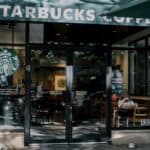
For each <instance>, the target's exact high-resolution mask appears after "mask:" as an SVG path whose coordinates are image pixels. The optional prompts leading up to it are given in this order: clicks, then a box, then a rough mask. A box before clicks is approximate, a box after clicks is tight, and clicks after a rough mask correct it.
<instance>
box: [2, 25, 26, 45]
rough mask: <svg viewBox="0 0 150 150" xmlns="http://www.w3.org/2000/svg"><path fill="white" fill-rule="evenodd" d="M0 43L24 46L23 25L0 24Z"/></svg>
mask: <svg viewBox="0 0 150 150" xmlns="http://www.w3.org/2000/svg"><path fill="white" fill-rule="evenodd" d="M0 43H2V44H25V24H24V23H8V22H5V23H3V24H0Z"/></svg>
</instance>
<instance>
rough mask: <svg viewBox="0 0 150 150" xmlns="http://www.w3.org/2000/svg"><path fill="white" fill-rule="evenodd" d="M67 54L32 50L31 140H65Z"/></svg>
mask: <svg viewBox="0 0 150 150" xmlns="http://www.w3.org/2000/svg"><path fill="white" fill-rule="evenodd" d="M65 68H66V60H65V53H64V51H63V50H61V51H56V50H55V51H52V50H50V49H43V50H31V80H32V83H31V90H32V97H31V99H32V107H31V140H32V141H36V142H58V141H59V142H60V141H64V140H65V106H66V102H65V96H64V92H65V90H66V74H65Z"/></svg>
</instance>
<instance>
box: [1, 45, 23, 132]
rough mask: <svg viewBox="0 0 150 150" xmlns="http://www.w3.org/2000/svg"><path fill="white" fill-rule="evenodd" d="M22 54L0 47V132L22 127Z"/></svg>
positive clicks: (20, 51)
mask: <svg viewBox="0 0 150 150" xmlns="http://www.w3.org/2000/svg"><path fill="white" fill-rule="evenodd" d="M24 53H25V50H24V48H23V47H18V48H14V49H12V48H11V47H0V130H6V129H23V127H24V125H23V122H24V94H25V89H24V59H25V55H24Z"/></svg>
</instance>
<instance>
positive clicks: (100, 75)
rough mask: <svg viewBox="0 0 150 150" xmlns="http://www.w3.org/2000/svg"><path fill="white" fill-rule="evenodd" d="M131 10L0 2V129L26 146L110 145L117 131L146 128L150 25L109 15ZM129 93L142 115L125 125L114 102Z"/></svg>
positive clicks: (110, 5) (111, 5) (71, 2)
mask: <svg viewBox="0 0 150 150" xmlns="http://www.w3.org/2000/svg"><path fill="white" fill-rule="evenodd" d="M130 4H132V5H131V6H132V7H133V1H132V0H128V1H127V2H126V3H124V2H122V1H121V0H114V1H111V0H110V1H109V0H108V1H106V0H95V1H91V0H87V1H86V0H57V1H56V0H42V1H40V0H33V1H32V2H31V1H28V0H24V1H17V0H16V1H13V2H11V1H10V0H8V1H6V0H5V1H4V2H3V1H0V20H1V21H0V35H1V36H0V56H1V58H0V66H1V67H0V68H1V69H0V90H1V96H0V103H1V107H0V109H1V110H2V111H1V112H0V117H1V118H0V119H1V123H0V129H1V130H21V131H22V130H24V137H25V144H26V145H27V144H29V143H31V142H44V143H45V142H51V143H54V142H55V143H56V142H111V130H112V127H117V128H122V127H123V128H124V127H125V128H130V127H131V128H147V127H149V96H150V94H149V93H150V92H149V87H150V84H149V71H148V70H149V69H148V68H149V45H150V43H149V42H150V41H149V35H148V34H149V33H150V32H149V29H148V27H149V24H150V21H149V19H147V18H141V16H139V18H137V17H136V18H133V16H128V17H117V16H112V15H111V14H110V13H114V12H116V11H117V10H118V7H119V8H122V7H123V6H126V5H127V6H130ZM135 5H137V3H135ZM108 13H109V16H108V15H107V14H108ZM140 26H141V27H140ZM131 35H132V36H131ZM139 68H142V69H139ZM124 89H126V90H127V91H128V93H129V95H130V96H131V98H132V99H133V100H134V101H135V102H136V103H139V104H140V106H142V107H140V108H141V109H142V113H141V114H140V115H143V118H140V119H137V118H135V117H139V116H138V114H139V113H137V114H135V116H134V118H128V119H130V120H128V122H127V125H126V126H122V125H121V124H122V121H121V120H119V118H118V116H117V117H116V111H115V110H116V108H117V101H116V100H114V99H113V100H112V94H116V95H117V96H118V95H119V94H121V93H122V92H123V91H124ZM138 111H139V110H138ZM136 115H137V116H136ZM144 115H145V116H144ZM140 117H141V116H140Z"/></svg>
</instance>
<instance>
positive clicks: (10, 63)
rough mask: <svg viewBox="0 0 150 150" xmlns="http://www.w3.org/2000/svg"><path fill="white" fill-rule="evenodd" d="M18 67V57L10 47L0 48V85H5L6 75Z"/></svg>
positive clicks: (6, 83) (11, 73)
mask: <svg viewBox="0 0 150 150" xmlns="http://www.w3.org/2000/svg"><path fill="white" fill-rule="evenodd" d="M18 68H19V59H18V57H17V55H16V53H15V52H14V51H13V50H12V49H8V48H0V86H7V85H8V82H7V77H8V76H10V75H13V74H14V73H15V72H16V70H17V69H18Z"/></svg>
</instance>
